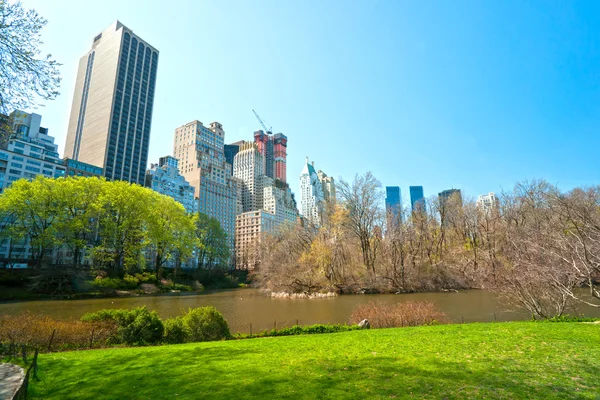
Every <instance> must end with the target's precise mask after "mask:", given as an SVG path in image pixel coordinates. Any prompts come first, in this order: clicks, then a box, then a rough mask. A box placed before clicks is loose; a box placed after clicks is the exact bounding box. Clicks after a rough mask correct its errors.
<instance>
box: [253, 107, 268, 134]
mask: <svg viewBox="0 0 600 400" xmlns="http://www.w3.org/2000/svg"><path fill="white" fill-rule="evenodd" d="M252 112H253V113H254V115H256V119H257V120H258V122H260V124H261V125H262V127H263V128H264V129H265V132H266V133H267V135H271V134H272V133H273V127H271V128H268V129H267V124H266V123H265V121H263V120H262V119H261V118H260V117H259V116H258V114H257V113H256V111H254V109H252Z"/></svg>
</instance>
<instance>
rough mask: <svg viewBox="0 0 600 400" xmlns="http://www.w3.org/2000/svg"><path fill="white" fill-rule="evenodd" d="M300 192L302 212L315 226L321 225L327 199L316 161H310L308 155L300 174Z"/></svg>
mask: <svg viewBox="0 0 600 400" xmlns="http://www.w3.org/2000/svg"><path fill="white" fill-rule="evenodd" d="M300 192H301V193H300V214H302V216H303V217H304V218H306V219H307V220H308V222H310V223H311V224H313V225H314V226H317V227H318V226H321V219H322V216H323V210H324V201H325V198H324V196H323V187H322V184H321V180H320V179H319V176H318V174H317V172H316V171H315V166H314V162H313V163H309V162H308V157H306V163H305V164H304V169H303V170H302V174H300Z"/></svg>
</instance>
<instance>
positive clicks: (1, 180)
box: [0, 110, 66, 193]
mask: <svg viewBox="0 0 600 400" xmlns="http://www.w3.org/2000/svg"><path fill="white" fill-rule="evenodd" d="M41 123H42V116H41V115H39V114H35V113H31V114H30V113H26V112H23V111H19V110H15V111H13V112H12V113H11V114H10V117H9V118H8V123H7V128H6V129H7V132H8V133H10V135H9V137H10V139H8V141H7V143H6V146H5V147H6V148H5V149H0V193H2V192H3V190H4V188H6V187H8V186H10V185H11V184H12V183H13V182H14V181H16V180H18V179H22V178H25V179H33V178H35V177H36V176H38V175H43V176H45V177H47V178H59V177H62V176H65V169H66V168H65V167H64V166H63V160H61V159H60V157H59V156H58V145H56V144H54V137H52V136H50V135H49V134H48V129H47V128H43V127H42V126H41Z"/></svg>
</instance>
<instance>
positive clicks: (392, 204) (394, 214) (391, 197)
mask: <svg viewBox="0 0 600 400" xmlns="http://www.w3.org/2000/svg"><path fill="white" fill-rule="evenodd" d="M385 195H386V197H385V213H386V215H387V217H388V223H399V222H402V200H401V196H400V187H398V186H386V187H385Z"/></svg>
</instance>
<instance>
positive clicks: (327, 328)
mask: <svg viewBox="0 0 600 400" xmlns="http://www.w3.org/2000/svg"><path fill="white" fill-rule="evenodd" d="M357 329H361V328H360V327H359V326H358V325H342V324H315V325H305V326H302V325H294V326H291V327H289V328H281V329H271V330H266V331H262V332H259V333H256V334H247V333H237V334H236V335H235V336H234V337H235V338H236V339H248V338H255V337H271V336H293V335H314V334H321V333H338V332H349V331H354V330H357Z"/></svg>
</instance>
